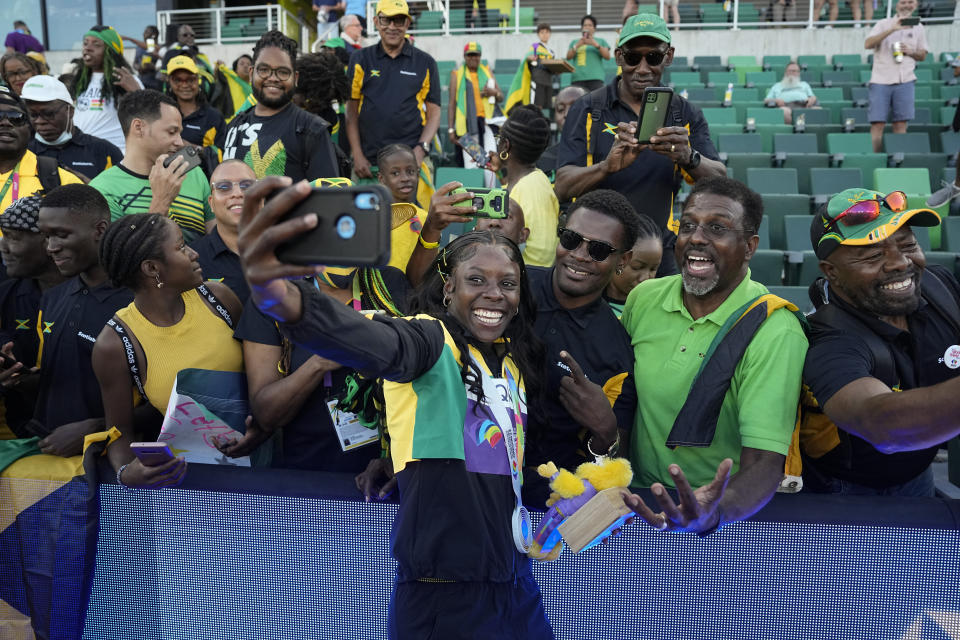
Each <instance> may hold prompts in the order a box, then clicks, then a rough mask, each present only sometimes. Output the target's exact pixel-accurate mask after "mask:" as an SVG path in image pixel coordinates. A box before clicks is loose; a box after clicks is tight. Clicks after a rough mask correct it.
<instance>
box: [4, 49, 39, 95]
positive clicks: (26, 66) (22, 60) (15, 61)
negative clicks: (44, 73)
mask: <svg viewBox="0 0 960 640" xmlns="http://www.w3.org/2000/svg"><path fill="white" fill-rule="evenodd" d="M40 73H41V70H40V63H39V62H37V61H36V60H34V59H33V58H31V57H30V56H28V55H27V54H25V53H7V54H4V55H3V57H0V79H2V80H3V83H4V84H5V85H7V86H8V87H10V88H11V89H12V90H13V92H14V93H15V94H17V95H18V96H19V95H20V94H21V93H22V92H23V85H24V84H25V83H26V82H27V80H28V79H30V78H32V77H33V76H36V75H40Z"/></svg>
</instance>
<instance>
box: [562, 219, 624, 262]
mask: <svg viewBox="0 0 960 640" xmlns="http://www.w3.org/2000/svg"><path fill="white" fill-rule="evenodd" d="M557 237H558V238H560V246H561V247H563V248H564V249H566V250H567V251H576V250H577V248H578V247H579V246H580V245H582V244H583V243H584V242H586V243H587V254H589V255H590V258H591V259H592V260H593V261H594V262H603V261H604V260H606V259H607V258H609V257H610V254H612V253H616V252H617V248H616V247H615V246H613V245H612V244H610V243H607V242H604V241H603V240H591V239H589V238H585V237H583V236H582V235H580V234H579V233H577V232H576V231H573V230H572V229H564V228H563V227H560V228H559V229H557Z"/></svg>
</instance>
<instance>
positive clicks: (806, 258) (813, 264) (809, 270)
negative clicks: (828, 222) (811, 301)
mask: <svg viewBox="0 0 960 640" xmlns="http://www.w3.org/2000/svg"><path fill="white" fill-rule="evenodd" d="M806 227H807V244H809V243H810V219H809V218H807V223H806ZM789 255H790V257H791V258H792V259H793V260H794V262H789V263H788V264H787V282H788V283H789V284H790V285H791V286H794V287H803V288H804V289H809V287H810V285H811V284H813V282H814V280H816V279H817V278H819V277H820V276H822V275H823V272H822V271H820V259H819V258H817V256H816V254H815V253H814V252H813V251H812V250H810V251H804V252H803V253H791V254H789Z"/></svg>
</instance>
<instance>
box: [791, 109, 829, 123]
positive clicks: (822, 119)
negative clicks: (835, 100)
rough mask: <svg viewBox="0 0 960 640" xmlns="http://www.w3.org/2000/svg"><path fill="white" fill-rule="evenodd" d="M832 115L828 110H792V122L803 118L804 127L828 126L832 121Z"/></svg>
mask: <svg viewBox="0 0 960 640" xmlns="http://www.w3.org/2000/svg"><path fill="white" fill-rule="evenodd" d="M832 113H833V112H832V111H831V110H830V109H794V110H793V121H794V122H797V120H798V119H799V118H800V116H803V122H804V124H805V125H811V124H830V123H831V122H832V121H833V119H832Z"/></svg>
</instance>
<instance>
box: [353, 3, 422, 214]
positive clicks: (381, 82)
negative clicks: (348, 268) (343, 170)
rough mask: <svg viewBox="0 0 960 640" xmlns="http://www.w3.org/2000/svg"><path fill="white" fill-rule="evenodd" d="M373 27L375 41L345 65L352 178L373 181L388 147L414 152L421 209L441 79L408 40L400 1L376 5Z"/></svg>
mask: <svg viewBox="0 0 960 640" xmlns="http://www.w3.org/2000/svg"><path fill="white" fill-rule="evenodd" d="M374 24H375V25H376V27H377V31H378V32H379V33H380V42H378V43H377V44H374V45H371V46H369V47H364V48H363V49H360V50H359V51H354V52H353V54H351V56H350V63H349V65H348V66H347V76H348V78H349V79H350V86H351V89H350V98H349V99H348V100H347V112H346V125H347V139H348V140H349V141H350V154H351V156H352V157H353V171H354V173H355V174H356V177H357V178H368V179H369V178H373V177H374V175H373V171H374V170H375V169H373V168H372V167H374V165H376V162H377V152H378V151H379V150H380V149H382V148H383V147H386V146H387V145H390V144H395V143H398V144H405V145H407V146H408V147H410V148H411V149H413V153H414V156H415V158H416V161H417V166H418V167H420V169H421V179H420V185H419V187H418V189H417V193H418V200H419V202H420V203H421V204H426V202H427V201H429V198H430V195H431V194H432V191H427V190H425V189H429V188H428V187H425V185H426V182H425V180H424V179H423V176H424V175H426V176H428V177H429V176H430V174H431V173H432V171H433V167H432V165H431V164H430V162H429V158H428V155H429V153H430V145H431V141H432V140H433V137H434V135H436V133H437V128H438V127H439V126H440V84H441V80H440V76H439V73H438V71H437V63H436V61H435V60H434V59H433V58H432V57H431V56H430V55H429V54H427V53H425V52H423V51H421V50H420V49H417V48H415V47H414V46H413V45H412V44H410V42H409V41H408V40H407V38H406V35H407V29H408V28H409V27H410V9H409V8H408V7H407V3H406V2H405V0H380V2H378V3H377V12H376V18H375V19H374Z"/></svg>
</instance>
